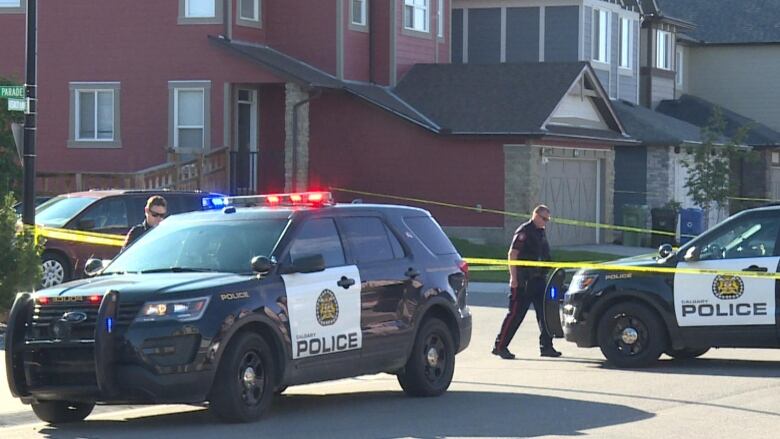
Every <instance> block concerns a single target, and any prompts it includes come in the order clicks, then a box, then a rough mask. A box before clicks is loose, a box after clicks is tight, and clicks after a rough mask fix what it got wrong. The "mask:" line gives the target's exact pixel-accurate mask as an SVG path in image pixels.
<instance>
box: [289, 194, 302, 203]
mask: <svg viewBox="0 0 780 439" xmlns="http://www.w3.org/2000/svg"><path fill="white" fill-rule="evenodd" d="M301 200H303V198H302V197H301V194H290V201H292V202H293V203H300V202H301Z"/></svg>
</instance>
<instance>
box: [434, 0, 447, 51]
mask: <svg viewBox="0 0 780 439" xmlns="http://www.w3.org/2000/svg"><path fill="white" fill-rule="evenodd" d="M445 20H446V18H445V17H444V0H439V2H438V3H436V37H437V38H444V22H445ZM437 53H438V50H437Z"/></svg>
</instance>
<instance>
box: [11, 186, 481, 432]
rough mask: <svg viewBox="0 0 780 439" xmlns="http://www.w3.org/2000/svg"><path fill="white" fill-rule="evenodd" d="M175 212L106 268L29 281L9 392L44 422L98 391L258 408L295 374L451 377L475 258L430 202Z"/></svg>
mask: <svg viewBox="0 0 780 439" xmlns="http://www.w3.org/2000/svg"><path fill="white" fill-rule="evenodd" d="M243 201H245V202H246V201H249V202H251V203H255V204H257V205H258V207H253V208H236V207H234V206H228V207H224V208H223V209H220V210H215V211H211V212H197V213H189V214H183V215H176V216H173V217H171V218H169V219H167V220H166V221H164V222H163V223H162V224H161V225H160V226H159V227H157V228H155V229H154V230H152V231H150V232H149V233H148V234H146V235H145V236H144V237H143V238H141V239H140V240H139V241H138V242H137V243H135V244H133V245H132V246H131V247H130V248H128V249H127V250H126V251H125V252H123V253H121V254H120V255H119V256H118V257H117V258H116V259H114V260H113V261H112V262H110V264H108V265H107V266H106V267H105V268H103V267H102V265H103V264H102V262H101V261H97V260H92V261H91V262H90V264H88V265H89V266H90V267H88V269H90V270H95V271H96V272H98V274H97V275H96V276H94V277H92V278H90V279H84V280H80V281H74V282H70V283H67V284H63V285H61V286H58V287H55V288H49V289H45V290H42V291H38V292H36V293H34V294H26V293H25V294H20V295H18V297H17V300H16V302H15V304H14V306H13V308H12V311H11V314H10V316H9V326H8V332H7V336H6V372H7V375H8V377H7V378H8V382H9V386H10V389H11V392H12V393H13V395H14V396H16V397H19V398H21V399H22V401H23V402H25V403H29V404H32V408H33V410H34V411H35V413H36V415H37V416H38V417H39V418H41V419H42V420H44V421H48V422H54V423H57V422H68V421H78V420H81V419H83V418H84V417H86V416H87V415H88V414H89V413H90V412H91V410H92V408H93V406H94V405H95V403H100V404H122V403H201V402H204V401H208V402H209V408H210V409H211V410H212V411H213V412H214V413H215V414H216V415H217V416H219V417H220V418H222V419H224V420H229V421H250V420H254V419H257V418H258V417H259V416H260V415H261V414H262V413H263V411H264V410H265V409H266V408H267V407H268V405H269V404H270V402H271V400H272V399H273V395H274V394H275V393H279V392H282V391H283V390H284V389H285V388H286V387H287V386H291V385H296V384H303V383H311V382H317V381H324V380H331V379H337V378H344V377H351V376H356V375H362V374H369V373H379V372H388V373H393V374H396V375H397V376H398V381H399V383H400V385H401V387H402V388H403V390H404V391H405V392H406V393H407V394H410V395H415V396H435V395H439V394H441V393H443V392H445V391H446V390H447V388H448V387H449V385H450V382H451V380H452V375H453V371H454V367H455V354H456V353H458V352H460V351H462V350H463V349H465V348H466V347H467V346H468V344H469V341H470V339H471V314H470V311H469V308H468V306H467V304H466V287H467V282H468V280H467V275H468V265H467V264H466V263H465V262H464V261H463V260H462V259H461V257H460V255H458V253H457V251H456V250H455V248H454V247H453V246H452V244H451V242H450V241H449V239H448V238H447V237H446V235H444V233H443V232H442V230H441V228H440V227H439V225H438V224H437V223H436V222H435V221H434V219H433V218H432V217H431V215H430V214H429V213H428V212H427V211H424V210H421V209H416V208H411V207H404V206H390V205H369V204H365V205H364V204H334V203H332V198H331V195H330V194H329V193H324V192H314V193H300V194H282V195H272V196H265V197H255V198H251V199H244V200H243Z"/></svg>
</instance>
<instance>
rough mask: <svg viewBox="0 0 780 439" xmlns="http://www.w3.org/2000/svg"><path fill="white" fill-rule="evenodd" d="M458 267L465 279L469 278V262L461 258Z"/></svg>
mask: <svg viewBox="0 0 780 439" xmlns="http://www.w3.org/2000/svg"><path fill="white" fill-rule="evenodd" d="M458 268H459V269H460V271H462V272H463V274H464V275H465V276H466V279H468V278H469V263H468V262H466V261H463V260H461V261H459V262H458Z"/></svg>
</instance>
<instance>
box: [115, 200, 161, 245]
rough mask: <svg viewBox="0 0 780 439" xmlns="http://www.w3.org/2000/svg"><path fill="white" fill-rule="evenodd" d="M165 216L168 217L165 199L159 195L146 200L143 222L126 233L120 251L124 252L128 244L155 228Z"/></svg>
mask: <svg viewBox="0 0 780 439" xmlns="http://www.w3.org/2000/svg"><path fill="white" fill-rule="evenodd" d="M166 216H168V203H167V202H166V201H165V198H163V197H161V196H159V195H154V196H151V197H149V199H148V200H146V207H144V217H145V218H144V221H143V222H142V223H141V224H137V225H135V226H134V227H133V228H132V229H130V231H129V232H127V237H125V244H124V245H123V246H122V251H125V249H126V248H127V247H129V246H130V244H132V243H133V242H135V241H136V240H137V239H138V238H140V237H141V236H143V235H144V234H145V233H146V232H148V231H149V230H152V228H154V227H157V225H158V224H160V222H161V221H162V220H163V219H164V218H165V217H166Z"/></svg>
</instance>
